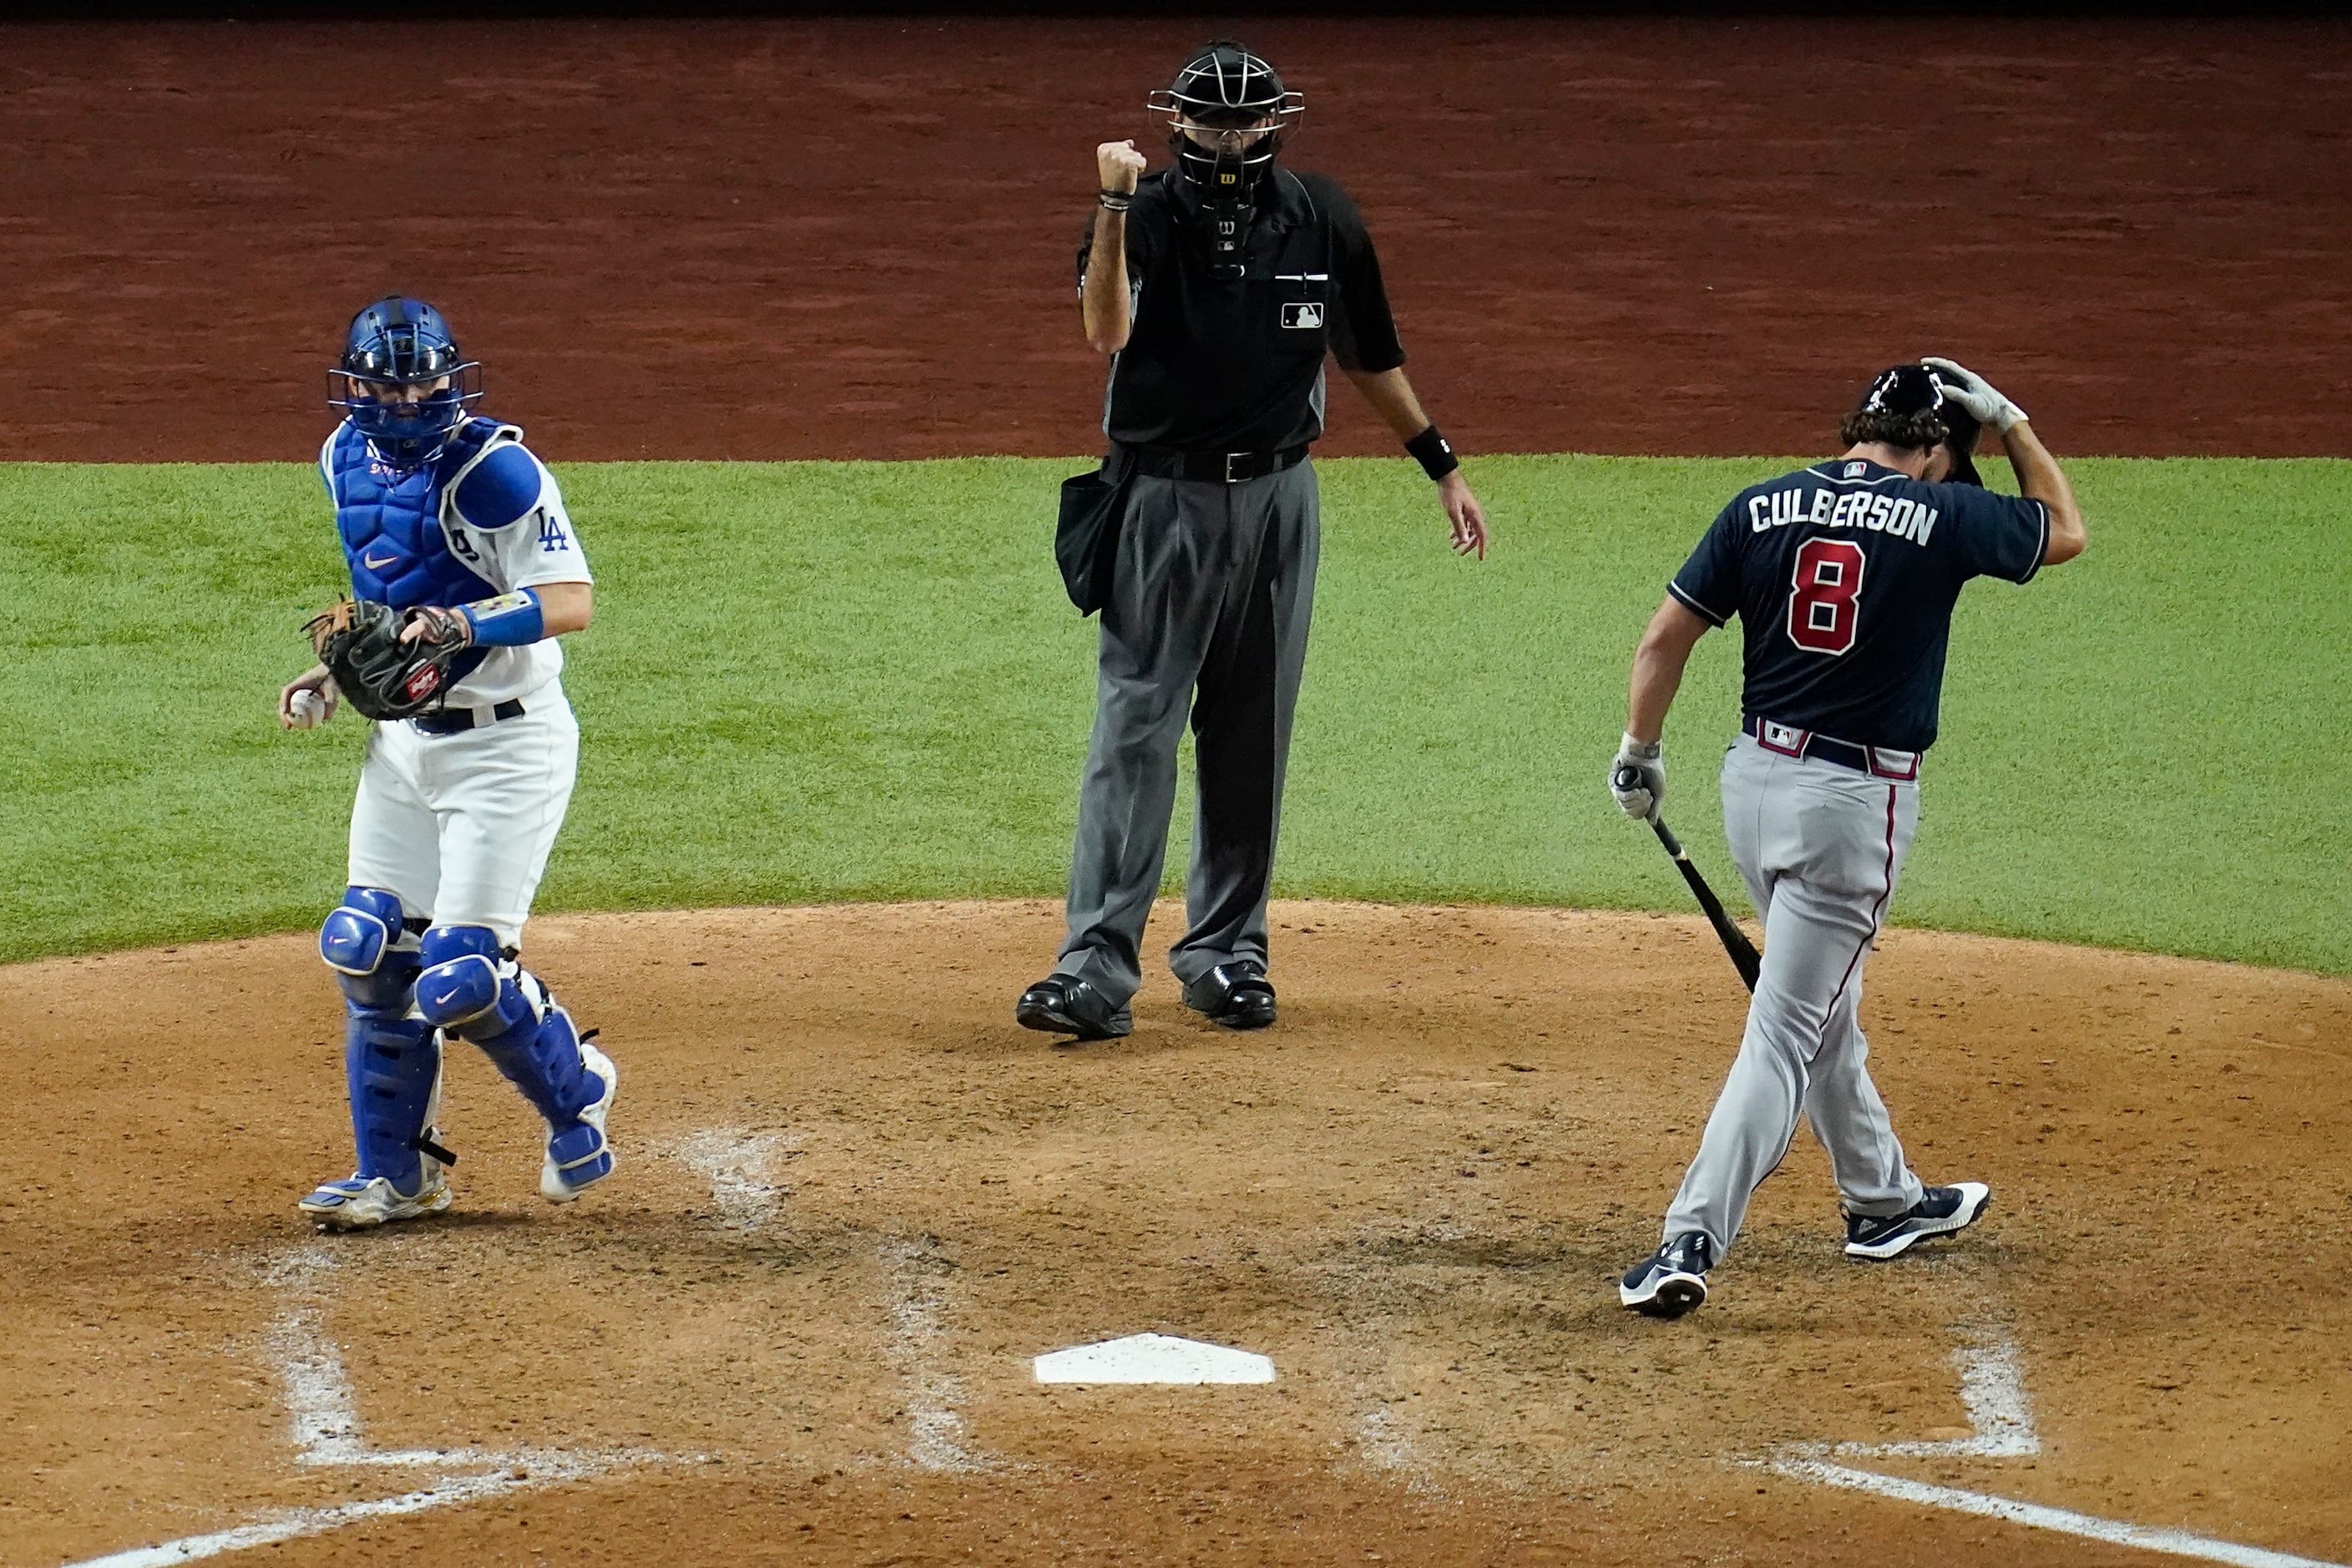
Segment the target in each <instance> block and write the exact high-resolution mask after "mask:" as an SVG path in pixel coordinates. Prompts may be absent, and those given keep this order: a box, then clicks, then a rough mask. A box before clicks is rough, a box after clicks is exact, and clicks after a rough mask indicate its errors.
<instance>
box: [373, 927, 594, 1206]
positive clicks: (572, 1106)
mask: <svg viewBox="0 0 2352 1568" xmlns="http://www.w3.org/2000/svg"><path fill="white" fill-rule="evenodd" d="M419 957H420V958H421V959H422V960H423V963H424V966H425V967H424V972H423V973H421V974H419V975H418V976H417V980H416V1008H417V1011H418V1012H419V1013H420V1014H422V1015H423V1016H424V1017H425V1020H426V1021H427V1022H429V1023H432V1024H435V1025H437V1026H439V1027H441V1028H443V1029H446V1030H447V1031H448V1032H449V1033H451V1034H453V1035H456V1036H457V1037H458V1038H460V1039H464V1040H470V1041H471V1042H473V1044H475V1045H476V1046H478V1047H480V1048H481V1051H482V1054H483V1055H484V1056H486V1057H488V1058H490V1063H491V1065H492V1066H494V1067H496V1068H498V1069H499V1072H500V1073H501V1074H502V1075H504V1076H505V1078H506V1079H508V1081H509V1082H510V1083H512V1084H513V1085H514V1086H515V1087H516V1088H517V1089H520V1090H522V1093H523V1098H524V1099H526V1100H530V1103H531V1104H532V1106H533V1107H535V1108H536V1109H537V1110H538V1111H539V1113H540V1115H541V1118H543V1119H544V1120H545V1121H546V1122H547V1164H546V1167H545V1169H544V1170H543V1171H542V1172H541V1182H540V1190H541V1192H542V1193H543V1194H546V1196H547V1197H548V1198H549V1199H550V1200H551V1201H552V1202H556V1203H562V1202H564V1201H565V1200H566V1199H568V1198H570V1197H572V1196H573V1195H574V1194H576V1192H577V1190H578V1189H579V1188H581V1187H584V1186H587V1185H588V1184H591V1183H593V1182H597V1181H601V1180H602V1179H604V1177H605V1176H608V1175H610V1174H611V1173H612V1171H613V1155H612V1151H611V1150H610V1149H609V1148H607V1147H606V1146H605V1142H604V1112H605V1110H607V1109H608V1108H609V1107H610V1106H611V1104H612V1100H613V1091H614V1086H615V1084H616V1082H617V1080H618V1076H619V1075H618V1074H617V1073H616V1072H615V1071H614V1068H613V1066H612V1064H611V1063H610V1062H609V1061H607V1060H605V1058H604V1054H603V1053H602V1052H600V1051H598V1050H597V1049H596V1048H595V1047H593V1046H590V1045H588V1044H586V1043H585V1042H583V1040H582V1039H581V1037H580V1036H579V1033H578V1031H577V1030H575V1029H574V1028H573V1027H572V1016H571V1015H570V1014H568V1013H566V1012H565V1011H564V1010H563V1009H562V1007H559V1006H557V1005H555V1003H554V1001H553V1000H552V999H551V997H549V995H548V994H547V992H546V990H545V988H544V987H542V986H541V984H540V983H539V981H538V979H537V978H536V977H534V976H533V975H531V974H530V973H529V972H527V971H525V970H524V969H522V968H521V967H520V966H519V965H517V964H516V963H514V961H513V960H512V959H509V958H507V957H506V956H505V955H504V954H503V953H502V952H500V951H499V942H498V937H497V935H496V933H494V932H492V931H490V930H489V929H488V928H487V927H484V926H435V927H433V928H432V929H431V930H429V931H426V932H425V942H424V945H423V948H422V950H421V952H420V953H419Z"/></svg>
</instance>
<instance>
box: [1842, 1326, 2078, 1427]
mask: <svg viewBox="0 0 2352 1568" xmlns="http://www.w3.org/2000/svg"><path fill="white" fill-rule="evenodd" d="M1961 1332H1962V1333H1964V1334H1965V1335H1967V1336H1968V1338H1969V1340H1970V1341H1972V1343H1969V1344H1964V1345H1961V1346H1959V1347H1958V1349H1956V1350H1954V1351H1953V1352H1952V1365H1953V1368H1954V1369H1955V1370H1956V1371H1958V1373H1959V1374H1960V1405H1961V1406H1962V1408H1964V1409H1965V1410H1967V1411H1968V1413H1969V1428H1970V1433H1969V1436H1966V1437H1954V1438H1950V1439H1948V1440H1945V1441H1941V1442H1927V1443H1841V1444H1839V1445H1838V1447H1837V1451H1838V1452H1839V1453H1841V1454H1902V1455H1912V1456H1925V1457H1943V1458H1969V1459H2030V1458H2033V1457H2034V1456H2035V1455H2037V1454H2039V1453H2041V1452H2042V1436H2041V1434H2039V1433H2038V1432H2036V1431H2035V1430H2034V1429H2033V1401H2032V1399H2030V1398H2028V1397H2027V1396H2026V1393H2025V1371H2024V1368H2023V1367H2022V1366H2021V1364H2020V1363H2019V1361H2018V1356H2017V1346H2016V1344H2015V1343H2014V1342H2011V1340H2010V1339H2009V1337H2008V1336H2007V1335H2005V1334H2003V1333H2002V1332H2001V1331H2000V1330H1999V1329H1998V1328H1995V1327H1992V1326H1990V1325H1985V1324H1975V1325H1969V1326H1966V1327H1964V1328H1963V1329H1962V1330H1961Z"/></svg>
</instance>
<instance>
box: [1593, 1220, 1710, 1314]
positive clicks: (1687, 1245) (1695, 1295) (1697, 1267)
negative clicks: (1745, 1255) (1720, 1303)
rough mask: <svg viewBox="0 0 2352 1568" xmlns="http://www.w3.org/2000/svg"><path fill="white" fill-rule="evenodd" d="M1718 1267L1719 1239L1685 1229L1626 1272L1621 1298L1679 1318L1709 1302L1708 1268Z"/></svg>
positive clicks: (1637, 1306)
mask: <svg viewBox="0 0 2352 1568" xmlns="http://www.w3.org/2000/svg"><path fill="white" fill-rule="evenodd" d="M1714 1267H1715V1243H1713V1242H1711V1241H1709V1240H1708V1239H1707V1238H1706V1236H1704V1235H1703V1234H1701V1233H1700V1232H1698V1231H1696V1230H1687V1231H1685V1232H1684V1233H1683V1234H1682V1235H1680V1236H1678V1237H1675V1238H1674V1239H1673V1240H1672V1241H1669V1242H1667V1243H1666V1244H1665V1246H1664V1247H1660V1248H1658V1250H1657V1251H1655V1252H1653V1253H1652V1254H1650V1256H1649V1257H1647V1258H1643V1259H1642V1261H1641V1262H1639V1263H1636V1264H1635V1265H1633V1268H1631V1269H1629V1270H1628V1271H1627V1272H1626V1275H1625V1278H1624V1279H1622V1280H1620V1281H1619V1282H1618V1286H1617V1300H1618V1301H1619V1303H1620V1304H1622V1305H1623V1306H1627V1307H1631V1308H1632V1309H1633V1310H1635V1311H1637V1312H1643V1313H1647V1314H1648V1315H1649V1316H1651V1317H1653V1318H1679V1317H1681V1316H1682V1315H1683V1314H1684V1313H1685V1312H1687V1311H1689V1310H1691V1309H1692V1308H1694V1307H1697V1306H1701V1305H1704V1304H1705V1303H1706V1271H1707V1270H1708V1269H1710V1268H1714Z"/></svg>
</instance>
